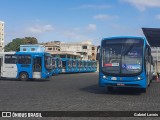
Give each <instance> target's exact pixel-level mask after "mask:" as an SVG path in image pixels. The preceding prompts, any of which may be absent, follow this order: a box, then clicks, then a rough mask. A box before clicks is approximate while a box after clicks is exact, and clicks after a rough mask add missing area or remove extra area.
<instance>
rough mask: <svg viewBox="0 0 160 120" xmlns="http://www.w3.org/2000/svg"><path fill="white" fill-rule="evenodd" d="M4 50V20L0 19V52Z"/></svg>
mask: <svg viewBox="0 0 160 120" xmlns="http://www.w3.org/2000/svg"><path fill="white" fill-rule="evenodd" d="M3 51H4V22H3V21H0V52H3Z"/></svg>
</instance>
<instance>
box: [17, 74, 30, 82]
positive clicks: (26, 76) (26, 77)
mask: <svg viewBox="0 0 160 120" xmlns="http://www.w3.org/2000/svg"><path fill="white" fill-rule="evenodd" d="M28 78H29V77H28V74H27V73H26V72H21V73H20V75H19V80H21V81H26V80H28Z"/></svg>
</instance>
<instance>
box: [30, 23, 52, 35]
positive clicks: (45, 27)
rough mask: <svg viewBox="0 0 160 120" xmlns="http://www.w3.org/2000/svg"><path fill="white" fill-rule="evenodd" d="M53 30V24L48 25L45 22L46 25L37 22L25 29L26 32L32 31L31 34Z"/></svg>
mask: <svg viewBox="0 0 160 120" xmlns="http://www.w3.org/2000/svg"><path fill="white" fill-rule="evenodd" d="M53 30H54V28H53V26H52V25H49V24H47V25H39V24H37V25H34V26H32V27H29V28H28V29H27V31H28V32H30V33H33V34H40V33H45V32H50V31H53Z"/></svg>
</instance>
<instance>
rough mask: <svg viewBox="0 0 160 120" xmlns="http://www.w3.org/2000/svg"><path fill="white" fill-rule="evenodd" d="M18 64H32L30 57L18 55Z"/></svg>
mask: <svg viewBox="0 0 160 120" xmlns="http://www.w3.org/2000/svg"><path fill="white" fill-rule="evenodd" d="M18 64H31V56H30V55H18Z"/></svg>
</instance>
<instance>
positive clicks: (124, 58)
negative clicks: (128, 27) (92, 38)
mask: <svg viewBox="0 0 160 120" xmlns="http://www.w3.org/2000/svg"><path fill="white" fill-rule="evenodd" d="M143 45H144V41H143V39H127V38H125V39H111V40H104V41H102V72H104V73H109V74H114V75H130V74H131V75H132V74H137V73H140V72H141V71H142V58H143V57H142V56H143Z"/></svg>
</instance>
